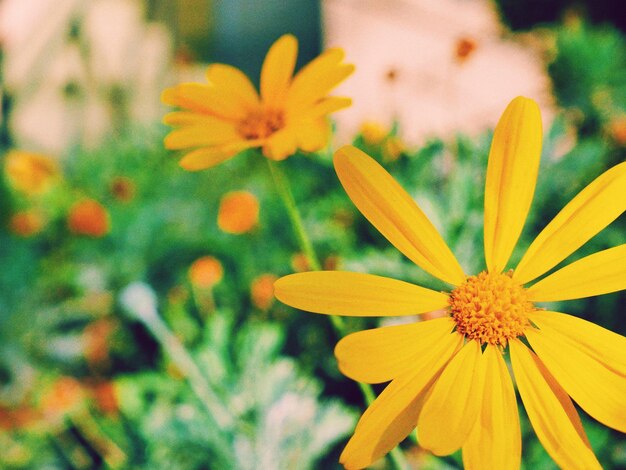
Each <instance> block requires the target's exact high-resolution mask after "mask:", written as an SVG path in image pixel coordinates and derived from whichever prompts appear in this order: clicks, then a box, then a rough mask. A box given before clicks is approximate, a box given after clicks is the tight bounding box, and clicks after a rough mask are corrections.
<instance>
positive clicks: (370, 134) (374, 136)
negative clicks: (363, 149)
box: [359, 121, 389, 145]
mask: <svg viewBox="0 0 626 470" xmlns="http://www.w3.org/2000/svg"><path fill="white" fill-rule="evenodd" d="M359 132H360V134H361V137H363V142H365V143H366V144H367V145H380V144H382V143H383V140H385V137H387V135H388V134H389V130H388V129H387V128H386V127H385V126H383V125H382V124H379V123H377V122H373V121H365V122H364V123H363V124H361V128H360V129H359Z"/></svg>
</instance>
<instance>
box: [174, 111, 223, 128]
mask: <svg viewBox="0 0 626 470" xmlns="http://www.w3.org/2000/svg"><path fill="white" fill-rule="evenodd" d="M215 120H216V118H215V116H211V115H207V114H201V113H194V112H189V111H173V112H171V113H167V114H166V115H165V116H164V117H163V124H165V125H167V126H172V127H181V126H197V125H211V124H212V123H214V122H215Z"/></svg>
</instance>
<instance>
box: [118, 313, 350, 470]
mask: <svg viewBox="0 0 626 470" xmlns="http://www.w3.org/2000/svg"><path fill="white" fill-rule="evenodd" d="M229 318H231V317H230V315H228V314H226V313H216V314H214V316H213V317H211V318H210V319H209V321H208V322H207V325H206V330H205V336H204V339H203V341H202V342H201V344H200V345H199V346H198V347H197V348H196V349H195V351H194V356H195V359H196V361H197V363H198V365H199V366H200V368H201V369H202V371H203V372H204V374H205V376H206V378H207V381H208V382H209V384H210V386H211V387H212V389H213V390H214V391H215V392H216V394H217V396H218V397H219V398H220V400H221V402H222V404H224V405H225V407H226V408H227V409H228V410H229V412H230V413H232V416H233V418H234V420H233V421H234V422H235V423H236V424H235V427H234V429H232V430H226V429H220V428H219V427H218V426H217V425H216V424H215V422H214V421H213V420H212V418H211V416H210V415H209V414H208V413H207V412H206V411H205V409H204V408H203V407H202V406H201V405H200V404H199V403H198V401H197V399H196V398H195V396H193V395H192V394H191V392H190V390H189V388H188V387H187V385H186V383H185V382H184V380H183V379H180V378H178V379H177V378H174V377H172V376H171V375H167V374H163V373H146V374H142V375H140V376H128V377H126V378H124V379H122V380H121V381H120V382H119V390H120V398H121V399H120V403H121V406H122V409H123V412H124V413H125V414H126V415H127V416H128V417H129V418H130V419H131V421H132V422H133V423H134V424H136V425H137V426H138V430H139V433H140V435H141V438H142V439H143V440H144V441H145V443H146V446H145V449H146V451H145V455H144V456H141V455H139V456H137V457H136V458H137V460H138V462H137V464H138V465H139V466H142V467H143V468H177V469H183V470H184V469H194V470H195V469H204V468H211V469H221V468H224V469H250V470H252V469H258V468H263V469H268V470H273V469H275V470H282V469H293V468H298V469H308V468H315V463H316V461H317V459H319V458H320V457H322V456H324V455H325V454H326V453H327V451H328V450H329V447H330V446H332V445H334V444H337V441H338V440H339V439H340V438H342V437H344V436H346V435H347V434H348V433H349V432H350V431H351V430H352V429H353V426H354V423H355V419H356V416H355V414H354V413H353V412H351V411H349V410H348V409H347V408H346V407H345V406H344V405H342V404H341V402H340V401H339V400H333V399H321V398H320V392H321V384H320V383H319V382H318V381H317V380H315V379H312V378H310V377H306V376H305V375H304V374H301V373H300V372H299V370H298V367H297V363H296V361H294V360H293V359H292V358H288V357H285V356H281V354H280V350H281V346H282V343H283V340H284V333H283V330H282V329H281V328H280V326H279V325H277V324H272V323H265V322H249V323H247V324H245V325H243V326H242V327H240V328H234V326H233V324H232V322H231V321H230V320H229Z"/></svg>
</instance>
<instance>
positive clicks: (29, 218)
mask: <svg viewBox="0 0 626 470" xmlns="http://www.w3.org/2000/svg"><path fill="white" fill-rule="evenodd" d="M44 225H45V221H44V218H43V216H42V215H41V213H39V212H38V211H36V210H33V209H30V210H25V211H21V212H17V213H15V214H13V215H12V216H11V219H10V220H9V230H11V232H13V233H14V234H15V235H17V236H20V237H32V236H33V235H36V234H38V233H39V232H41V230H42V229H43V227H44Z"/></svg>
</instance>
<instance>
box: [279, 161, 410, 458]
mask: <svg viewBox="0 0 626 470" xmlns="http://www.w3.org/2000/svg"><path fill="white" fill-rule="evenodd" d="M267 163H268V165H269V168H270V173H271V174H272V178H273V179H274V185H275V186H276V190H277V191H278V194H279V195H280V198H281V199H282V201H283V204H284V205H285V209H287V214H288V216H289V219H290V221H291V226H292V227H293V231H294V234H295V235H296V238H297V239H298V244H299V245H300V249H301V250H302V252H303V253H304V255H305V256H306V258H307V260H308V262H309V266H310V267H311V269H313V270H314V271H320V270H321V269H322V266H321V264H320V262H319V259H318V257H317V255H316V254H315V249H314V248H313V244H312V243H311V239H310V238H309V236H308V235H307V232H306V230H305V229H304V224H303V222H302V216H301V215H300V211H299V210H298V206H297V205H296V201H295V199H294V197H293V192H292V191H291V185H290V184H289V180H288V179H287V178H285V175H284V174H283V171H282V170H281V168H280V167H279V165H278V164H277V163H276V162H273V161H271V160H269V159H268V160H267ZM328 317H329V318H330V322H331V323H332V325H333V328H334V329H335V332H336V333H337V334H338V335H339V336H340V337H344V336H346V334H347V330H346V326H345V323H344V321H343V318H341V317H338V316H336V315H328ZM357 384H358V385H359V388H360V389H361V393H362V394H363V397H364V398H365V402H366V403H367V406H369V405H371V404H372V403H373V402H374V400H375V399H376V396H375V395H374V390H373V389H372V386H371V385H369V384H366V383H362V382H357ZM389 457H390V458H391V460H392V461H393V463H394V465H395V467H396V468H398V469H399V470H406V469H408V468H409V466H408V463H407V461H406V459H405V457H404V454H403V453H402V451H401V450H400V447H399V446H398V447H395V448H394V449H393V450H392V451H391V452H390V453H389Z"/></svg>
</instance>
